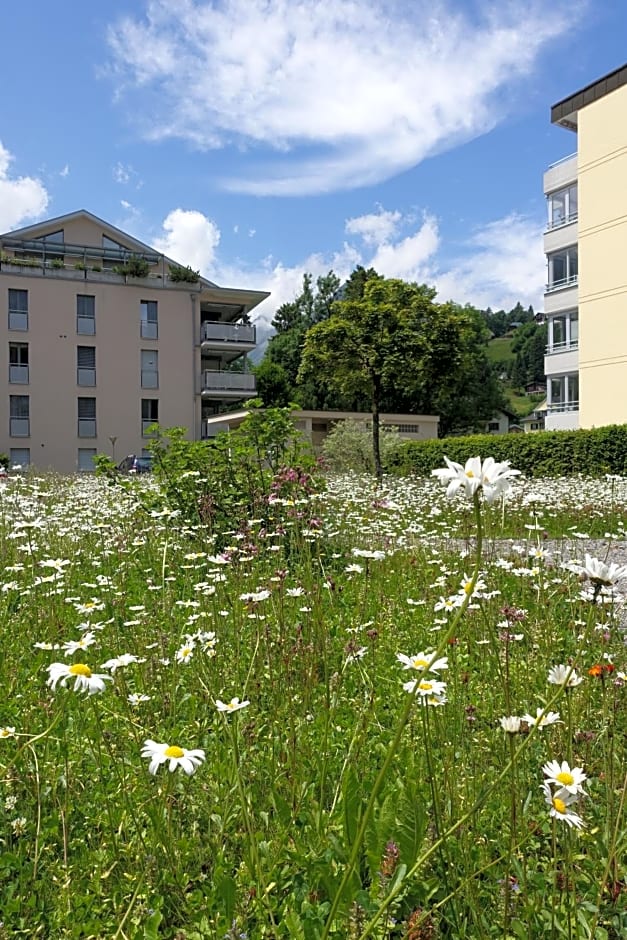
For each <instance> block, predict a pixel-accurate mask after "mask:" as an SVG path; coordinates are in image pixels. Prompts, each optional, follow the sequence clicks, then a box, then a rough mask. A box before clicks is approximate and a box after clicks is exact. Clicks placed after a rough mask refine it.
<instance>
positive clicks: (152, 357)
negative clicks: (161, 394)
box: [141, 349, 159, 388]
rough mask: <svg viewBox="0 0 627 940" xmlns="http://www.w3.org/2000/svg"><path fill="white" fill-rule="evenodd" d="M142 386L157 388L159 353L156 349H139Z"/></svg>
mask: <svg viewBox="0 0 627 940" xmlns="http://www.w3.org/2000/svg"><path fill="white" fill-rule="evenodd" d="M141 379H142V388H159V353H158V352H157V350H156V349H142V351H141Z"/></svg>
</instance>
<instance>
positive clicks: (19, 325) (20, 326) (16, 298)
mask: <svg viewBox="0 0 627 940" xmlns="http://www.w3.org/2000/svg"><path fill="white" fill-rule="evenodd" d="M9 329H10V330H27V329H28V291H27V290H15V289H14V288H12V287H10V288H9Z"/></svg>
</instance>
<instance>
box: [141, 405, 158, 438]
mask: <svg viewBox="0 0 627 940" xmlns="http://www.w3.org/2000/svg"><path fill="white" fill-rule="evenodd" d="M158 421H159V399H158V398H142V436H143V437H148V436H149V435H148V428H149V427H150V425H151V424H157V423H158Z"/></svg>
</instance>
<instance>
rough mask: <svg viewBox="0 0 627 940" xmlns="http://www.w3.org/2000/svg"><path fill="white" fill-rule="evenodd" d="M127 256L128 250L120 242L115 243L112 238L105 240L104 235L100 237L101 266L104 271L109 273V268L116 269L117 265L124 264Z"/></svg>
mask: <svg viewBox="0 0 627 940" xmlns="http://www.w3.org/2000/svg"><path fill="white" fill-rule="evenodd" d="M128 254H129V250H128V248H126V247H125V246H124V245H121V244H120V242H116V241H114V240H113V239H112V238H107V236H106V235H103V236H102V266H103V268H104V269H105V271H106V270H109V271H110V270H111V268H116V267H117V266H118V265H120V264H124V261H125V260H126V257H127V255H128Z"/></svg>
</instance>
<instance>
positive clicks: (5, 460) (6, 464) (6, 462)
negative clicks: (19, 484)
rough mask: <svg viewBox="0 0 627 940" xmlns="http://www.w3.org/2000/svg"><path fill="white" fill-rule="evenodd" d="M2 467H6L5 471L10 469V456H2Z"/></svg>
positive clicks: (0, 455)
mask: <svg viewBox="0 0 627 940" xmlns="http://www.w3.org/2000/svg"><path fill="white" fill-rule="evenodd" d="M0 467H4V469H5V470H8V469H9V455H8V454H0Z"/></svg>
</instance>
